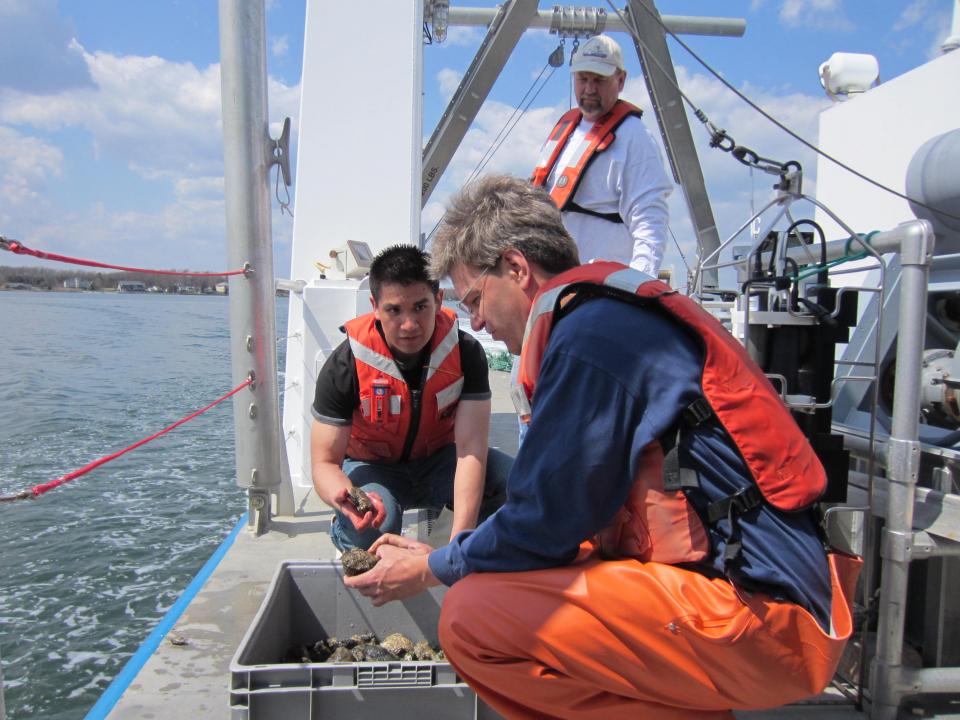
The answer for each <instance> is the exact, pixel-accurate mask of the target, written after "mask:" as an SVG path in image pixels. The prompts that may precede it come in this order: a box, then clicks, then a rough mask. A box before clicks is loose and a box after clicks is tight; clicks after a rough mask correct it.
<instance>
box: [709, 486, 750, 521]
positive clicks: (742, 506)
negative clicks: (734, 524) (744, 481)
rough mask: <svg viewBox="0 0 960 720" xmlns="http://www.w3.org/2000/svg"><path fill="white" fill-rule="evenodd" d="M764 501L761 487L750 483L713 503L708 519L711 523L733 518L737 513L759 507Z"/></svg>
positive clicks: (741, 513)
mask: <svg viewBox="0 0 960 720" xmlns="http://www.w3.org/2000/svg"><path fill="white" fill-rule="evenodd" d="M762 502H763V493H761V492H760V488H758V487H757V486H756V485H748V486H747V487H745V488H743V489H742V490H738V491H737V492H735V493H734V494H733V495H727V497H725V498H723V499H722V500H717V501H716V502H715V503H711V504H710V506H709V507H708V508H707V520H708V521H709V523H710V524H711V525H713V524H714V523H715V522H717V521H718V520H721V519H723V518H730V519H731V520H733V519H734V518H735V517H736V516H737V515H743V514H744V513H745V512H747V511H749V510H753V509H754V508H755V507H759V506H760V504H761V503H762Z"/></svg>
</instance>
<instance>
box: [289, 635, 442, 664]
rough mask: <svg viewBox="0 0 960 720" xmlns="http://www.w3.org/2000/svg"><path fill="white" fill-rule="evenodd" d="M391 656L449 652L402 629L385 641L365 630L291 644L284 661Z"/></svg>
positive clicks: (438, 658) (437, 657) (435, 657)
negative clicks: (359, 632) (407, 633)
mask: <svg viewBox="0 0 960 720" xmlns="http://www.w3.org/2000/svg"><path fill="white" fill-rule="evenodd" d="M391 660H392V661H396V660H406V661H411V660H421V661H423V660H428V661H432V662H446V656H445V655H444V654H443V650H440V649H439V648H433V647H431V646H430V643H428V642H427V641H426V640H421V641H420V642H418V643H414V642H413V641H412V640H411V639H410V638H408V637H407V636H406V635H403V634H402V633H393V634H392V635H387V637H385V638H384V639H383V640H382V641H378V640H377V636H376V635H374V634H373V633H363V634H361V635H352V636H350V637H349V638H346V639H340V638H335V637H328V638H325V639H324V640H318V641H317V642H315V643H313V644H312V645H298V646H294V647H291V648H290V649H289V650H287V655H286V657H284V659H283V660H282V661H281V662H294V663H322V662H326V663H354V662H387V661H391Z"/></svg>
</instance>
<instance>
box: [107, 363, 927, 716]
mask: <svg viewBox="0 0 960 720" xmlns="http://www.w3.org/2000/svg"><path fill="white" fill-rule="evenodd" d="M491 385H492V386H493V392H494V406H493V424H492V429H491V441H490V444H491V445H492V446H494V447H498V448H500V449H501V450H503V451H504V452H509V453H511V454H514V453H515V452H516V448H517V424H516V415H515V414H514V412H513V409H512V407H511V406H510V404H509V403H510V401H509V399H508V394H507V388H508V385H509V376H508V374H507V373H502V372H492V373H491ZM331 516H332V513H331V512H330V510H329V509H328V508H327V507H326V505H324V504H323V503H321V502H320V501H319V499H318V498H317V497H316V494H315V493H312V492H310V493H308V494H306V496H305V497H303V498H299V504H298V511H297V514H296V516H295V517H279V518H275V520H274V522H273V525H272V528H271V530H270V532H269V533H267V534H265V535H263V536H261V537H254V536H253V534H252V533H250V532H249V531H247V530H242V531H241V532H240V533H239V535H238V536H237V538H236V540H235V541H234V543H233V545H232V546H231V547H230V548H229V550H228V551H227V552H226V555H225V556H224V558H223V559H222V561H221V562H220V563H219V564H218V566H217V567H216V569H215V570H214V571H213V573H212V575H211V576H210V577H209V579H208V580H207V582H206V583H205V584H204V586H203V587H202V589H201V590H200V591H199V593H198V594H197V595H196V597H195V598H194V599H193V601H192V602H191V603H190V604H189V606H188V607H187V609H186V610H185V611H184V613H183V614H182V615H181V616H180V618H179V619H178V620H177V621H176V623H175V625H174V626H173V629H172V630H171V631H170V632H169V633H168V635H167V637H166V638H165V639H164V641H163V642H161V643H160V646H159V647H158V649H157V650H156V651H155V652H154V653H153V654H152V656H151V657H150V658H149V660H148V661H147V662H146V664H145V665H144V667H143V668H142V670H141V671H140V672H139V674H138V675H137V676H136V677H135V678H134V679H133V681H132V682H131V683H130V685H129V687H128V688H127V690H126V691H125V692H124V693H123V695H122V696H121V697H120V699H119V700H118V701H117V703H116V705H115V706H114V708H113V710H112V711H111V712H110V714H109V715H108V717H109V718H111V720H132V719H134V718H136V719H137V720H140V719H142V718H153V719H156V720H162V719H164V718H180V717H182V716H183V715H184V713H185V712H189V714H190V715H192V716H193V717H197V718H211V719H215V718H229V717H230V708H229V701H228V688H229V678H230V660H231V658H232V657H233V655H234V653H235V652H236V650H237V648H238V646H239V645H240V643H241V640H242V639H243V636H244V633H245V632H246V631H247V628H248V626H249V625H250V623H251V621H252V619H253V617H254V615H255V614H256V612H257V610H258V609H259V607H260V604H261V602H262V600H263V599H264V596H265V594H266V591H267V588H268V586H269V584H270V581H271V580H272V578H273V575H274V573H275V571H276V568H277V566H278V565H279V563H280V562H281V561H283V560H316V559H320V558H333V557H334V556H335V548H334V547H333V545H332V543H331V542H330V540H329V537H328V534H327V531H328V530H329V525H330V520H331ZM443 534H444V533H443V531H442V517H441V528H439V532H435V533H434V536H435V537H439V536H441V535H443ZM171 639H176V640H177V644H174V643H173V642H170V640H171ZM861 717H863V715H862V713H859V712H857V711H856V710H854V708H853V707H852V705H851V704H850V703H849V702H847V701H846V700H845V698H844V697H843V696H842V695H840V694H838V693H828V694H825V695H824V696H822V697H820V698H818V699H817V700H816V704H803V705H796V706H791V707H787V708H781V709H778V710H774V711H764V712H742V713H737V718H739V719H741V720H789V719H790V718H816V719H817V720H848V719H852V718H861ZM940 717H946V716H942V715H941V716H940Z"/></svg>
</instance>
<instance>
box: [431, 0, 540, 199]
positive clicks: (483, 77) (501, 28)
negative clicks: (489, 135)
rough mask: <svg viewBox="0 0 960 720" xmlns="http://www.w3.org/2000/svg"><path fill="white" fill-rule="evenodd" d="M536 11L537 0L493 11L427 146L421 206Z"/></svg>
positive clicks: (518, 0) (515, 0) (511, 0)
mask: <svg viewBox="0 0 960 720" xmlns="http://www.w3.org/2000/svg"><path fill="white" fill-rule="evenodd" d="M536 10H537V0H506V2H504V4H503V5H502V6H501V7H500V8H498V9H497V10H492V11H491V12H493V13H494V17H493V19H492V20H491V22H490V27H489V29H488V30H487V36H486V37H485V38H484V39H483V43H482V44H481V45H480V49H479V50H477V54H476V55H475V56H474V58H473V61H472V62H471V63H470V67H469V68H467V72H465V73H464V75H463V79H462V80H461V81H460V85H459V86H458V87H457V91H456V92H455V93H454V94H453V97H452V98H450V102H449V103H448V104H447V108H446V110H444V111H443V117H441V118H440V122H438V123H437V127H436V128H435V129H434V131H433V134H432V135H431V136H430V140H429V141H427V144H426V147H424V149H423V172H422V184H421V189H420V206H421V207H423V206H425V205H426V204H427V201H428V200H429V199H430V195H431V194H432V193H433V190H434V188H435V187H436V186H437V183H438V182H440V178H441V177H442V176H443V173H444V171H445V170H446V169H447V165H449V164H450V160H451V159H452V158H453V154H454V153H455V152H456V150H457V148H458V147H459V146H460V142H461V141H462V140H463V137H464V135H466V134H467V130H469V129H470V125H471V124H472V123H473V120H474V118H476V116H477V113H478V112H480V107H481V106H482V105H483V103H484V101H485V100H486V99H487V95H489V93H490V89H491V88H492V87H493V83H494V82H495V81H496V79H497V77H499V75H500V71H501V70H503V67H504V65H506V64H507V60H509V59H510V55H511V54H512V53H513V49H514V48H515V47H516V46H517V42H519V40H520V37H521V36H522V35H523V32H524V30H525V29H526V28H527V25H528V23H529V22H530V18H531V17H532V16H533V15H534V14H535V13H536ZM451 12H452V11H451Z"/></svg>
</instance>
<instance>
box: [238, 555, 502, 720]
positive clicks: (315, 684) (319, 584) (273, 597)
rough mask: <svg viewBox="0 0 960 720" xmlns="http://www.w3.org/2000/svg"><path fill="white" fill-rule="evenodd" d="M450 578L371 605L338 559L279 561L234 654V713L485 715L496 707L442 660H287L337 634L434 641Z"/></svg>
mask: <svg viewBox="0 0 960 720" xmlns="http://www.w3.org/2000/svg"><path fill="white" fill-rule="evenodd" d="M444 590H445V588H433V589H432V590H431V591H430V592H429V593H423V594H421V595H419V596H417V597H414V598H410V599H409V600H406V601H403V602H392V603H388V604H387V605H385V606H383V607H380V608H375V607H373V605H371V604H370V602H369V601H368V600H367V599H366V598H364V597H363V596H362V595H360V594H359V593H355V592H353V591H351V590H349V589H347V588H346V587H345V586H344V584H343V581H342V571H341V569H340V564H339V562H335V561H285V562H283V563H281V564H280V567H279V568H278V569H277V573H276V575H275V576H274V578H273V582H272V583H271V584H270V588H269V590H268V591H267V596H266V598H264V601H263V604H262V605H261V606H260V610H259V611H258V612H257V615H256V617H255V618H254V619H253V622H252V623H251V625H250V627H249V628H248V629H247V632H246V634H245V635H244V638H243V640H242V641H241V643H240V647H239V648H238V649H237V652H236V654H234V656H233V659H232V660H231V661H230V710H231V718H232V720H263V719H264V718H270V719H271V720H272V719H274V718H275V719H277V720H287V719H288V718H289V719H290V720H303V719H305V718H309V719H310V720H329V719H331V718H342V719H343V720H360V719H362V718H389V719H390V720H403V719H404V718H411V719H413V718H416V720H427V719H428V718H429V719H430V720H444V719H446V718H450V719H451V720H462V719H464V718H467V719H468V720H469V719H474V718H475V719H478V720H489V719H492V718H499V717H500V716H499V715H498V714H497V713H495V712H493V711H492V710H491V709H490V708H489V707H487V706H486V705H485V704H484V703H483V702H482V701H480V700H479V698H477V696H476V694H475V693H474V692H473V691H472V690H471V689H470V688H469V687H468V686H467V685H466V684H465V683H463V682H462V681H461V680H460V678H459V677H457V674H456V672H455V671H454V669H453V668H452V667H451V666H450V664H449V663H445V662H405V661H403V662H363V663H338V664H330V663H284V662H280V661H281V659H282V658H283V657H284V656H285V655H286V652H287V649H288V648H290V647H291V646H294V645H305V644H309V643H313V642H315V641H316V640H319V639H321V638H324V637H327V636H330V635H335V636H337V637H349V636H351V635H353V634H355V633H364V632H373V633H376V634H377V636H378V637H380V638H383V637H386V636H387V635H389V634H390V633H394V632H401V633H403V634H404V635H406V636H407V637H409V638H410V639H411V640H413V641H414V642H417V641H419V640H427V641H429V642H430V643H431V644H432V645H434V646H436V645H437V620H438V619H439V617H440V603H441V601H442V598H443V592H444Z"/></svg>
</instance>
